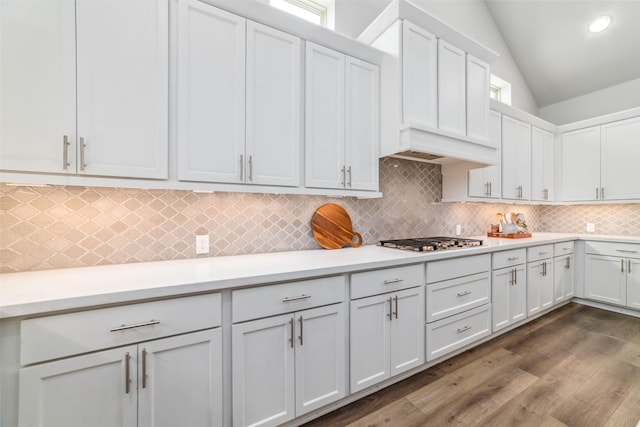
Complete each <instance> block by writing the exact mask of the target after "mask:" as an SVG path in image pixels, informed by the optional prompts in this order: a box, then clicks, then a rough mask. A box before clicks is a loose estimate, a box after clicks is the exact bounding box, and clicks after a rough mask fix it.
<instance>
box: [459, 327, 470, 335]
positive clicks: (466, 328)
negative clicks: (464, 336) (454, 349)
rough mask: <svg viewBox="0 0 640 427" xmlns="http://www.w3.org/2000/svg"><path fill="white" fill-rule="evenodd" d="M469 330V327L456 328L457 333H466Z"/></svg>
mask: <svg viewBox="0 0 640 427" xmlns="http://www.w3.org/2000/svg"><path fill="white" fill-rule="evenodd" d="M469 329H471V326H464V327H462V328H458V333H462V332H467V331H468V330H469Z"/></svg>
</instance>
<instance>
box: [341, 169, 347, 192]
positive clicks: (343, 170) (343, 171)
mask: <svg viewBox="0 0 640 427" xmlns="http://www.w3.org/2000/svg"><path fill="white" fill-rule="evenodd" d="M340 173H341V174H342V182H341V183H340V184H342V186H343V187H345V186H346V182H347V168H346V167H345V166H343V167H342V169H340Z"/></svg>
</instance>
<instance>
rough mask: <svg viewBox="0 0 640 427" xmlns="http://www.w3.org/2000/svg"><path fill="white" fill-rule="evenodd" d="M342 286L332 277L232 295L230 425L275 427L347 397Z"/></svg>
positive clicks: (343, 289) (337, 279) (343, 293)
mask: <svg viewBox="0 0 640 427" xmlns="http://www.w3.org/2000/svg"><path fill="white" fill-rule="evenodd" d="M344 286H345V280H344V277H342V276H335V277H329V278H322V279H313V280H306V281H300V282H293V283H285V284H280V285H271V286H262V287H258V288H253V289H242V290H238V291H234V292H233V293H232V299H233V319H234V322H236V323H235V324H234V325H233V326H232V365H233V366H232V378H233V379H232V387H233V425H234V426H275V425H279V424H282V423H284V422H286V421H288V420H291V419H293V418H295V417H297V416H300V415H303V414H305V413H307V412H309V411H313V410H315V409H318V408H320V407H321V406H324V405H327V404H329V403H332V402H335V401H337V400H339V399H341V398H343V397H344V396H345V395H346V388H347V387H346V385H347V374H346V360H347V356H346V355H347V353H346V345H347V342H346V328H347V324H346V320H345V319H346V316H345V303H344V302H343V301H344V297H345V288H344ZM325 304H326V305H325ZM315 305H322V306H320V307H315ZM252 307H253V310H252V309H251V308H252ZM287 309H288V310H289V311H290V312H289V313H285V314H279V313H281V312H283V311H286V310H287ZM294 310H295V311H294ZM291 311H293V312H291ZM252 313H253V318H254V319H255V320H248V321H245V320H247V319H250V318H251V315H252ZM269 314H271V317H264V316H266V315H269ZM273 314H277V315H273ZM257 317H259V318H257ZM256 318H257V319H256Z"/></svg>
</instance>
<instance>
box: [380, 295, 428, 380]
mask: <svg viewBox="0 0 640 427" xmlns="http://www.w3.org/2000/svg"><path fill="white" fill-rule="evenodd" d="M391 297H392V298H393V301H392V303H393V304H392V309H393V311H392V315H393V316H392V318H391V321H390V322H389V326H390V329H391V331H390V350H391V355H390V362H391V372H390V374H391V376H393V375H396V374H399V373H401V372H404V371H406V370H408V369H411V368H413V367H416V366H419V365H421V364H422V363H424V352H425V329H424V328H425V316H424V306H425V297H424V286H420V287H417V288H413V289H407V290H404V291H400V292H397V293H394V294H393V295H392V296H391Z"/></svg>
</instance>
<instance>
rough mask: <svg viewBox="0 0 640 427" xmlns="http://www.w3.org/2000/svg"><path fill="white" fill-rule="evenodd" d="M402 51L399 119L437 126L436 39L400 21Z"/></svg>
mask: <svg viewBox="0 0 640 427" xmlns="http://www.w3.org/2000/svg"><path fill="white" fill-rule="evenodd" d="M402 51H403V55H402V83H403V84H402V115H403V117H402V121H403V122H404V123H405V124H410V123H414V124H416V125H420V126H426V127H430V128H437V127H438V39H437V38H436V36H434V35H433V34H431V33H429V32H428V31H425V30H423V29H422V28H420V27H418V26H417V25H414V24H412V23H411V22H409V21H404V23H403V25H402Z"/></svg>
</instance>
